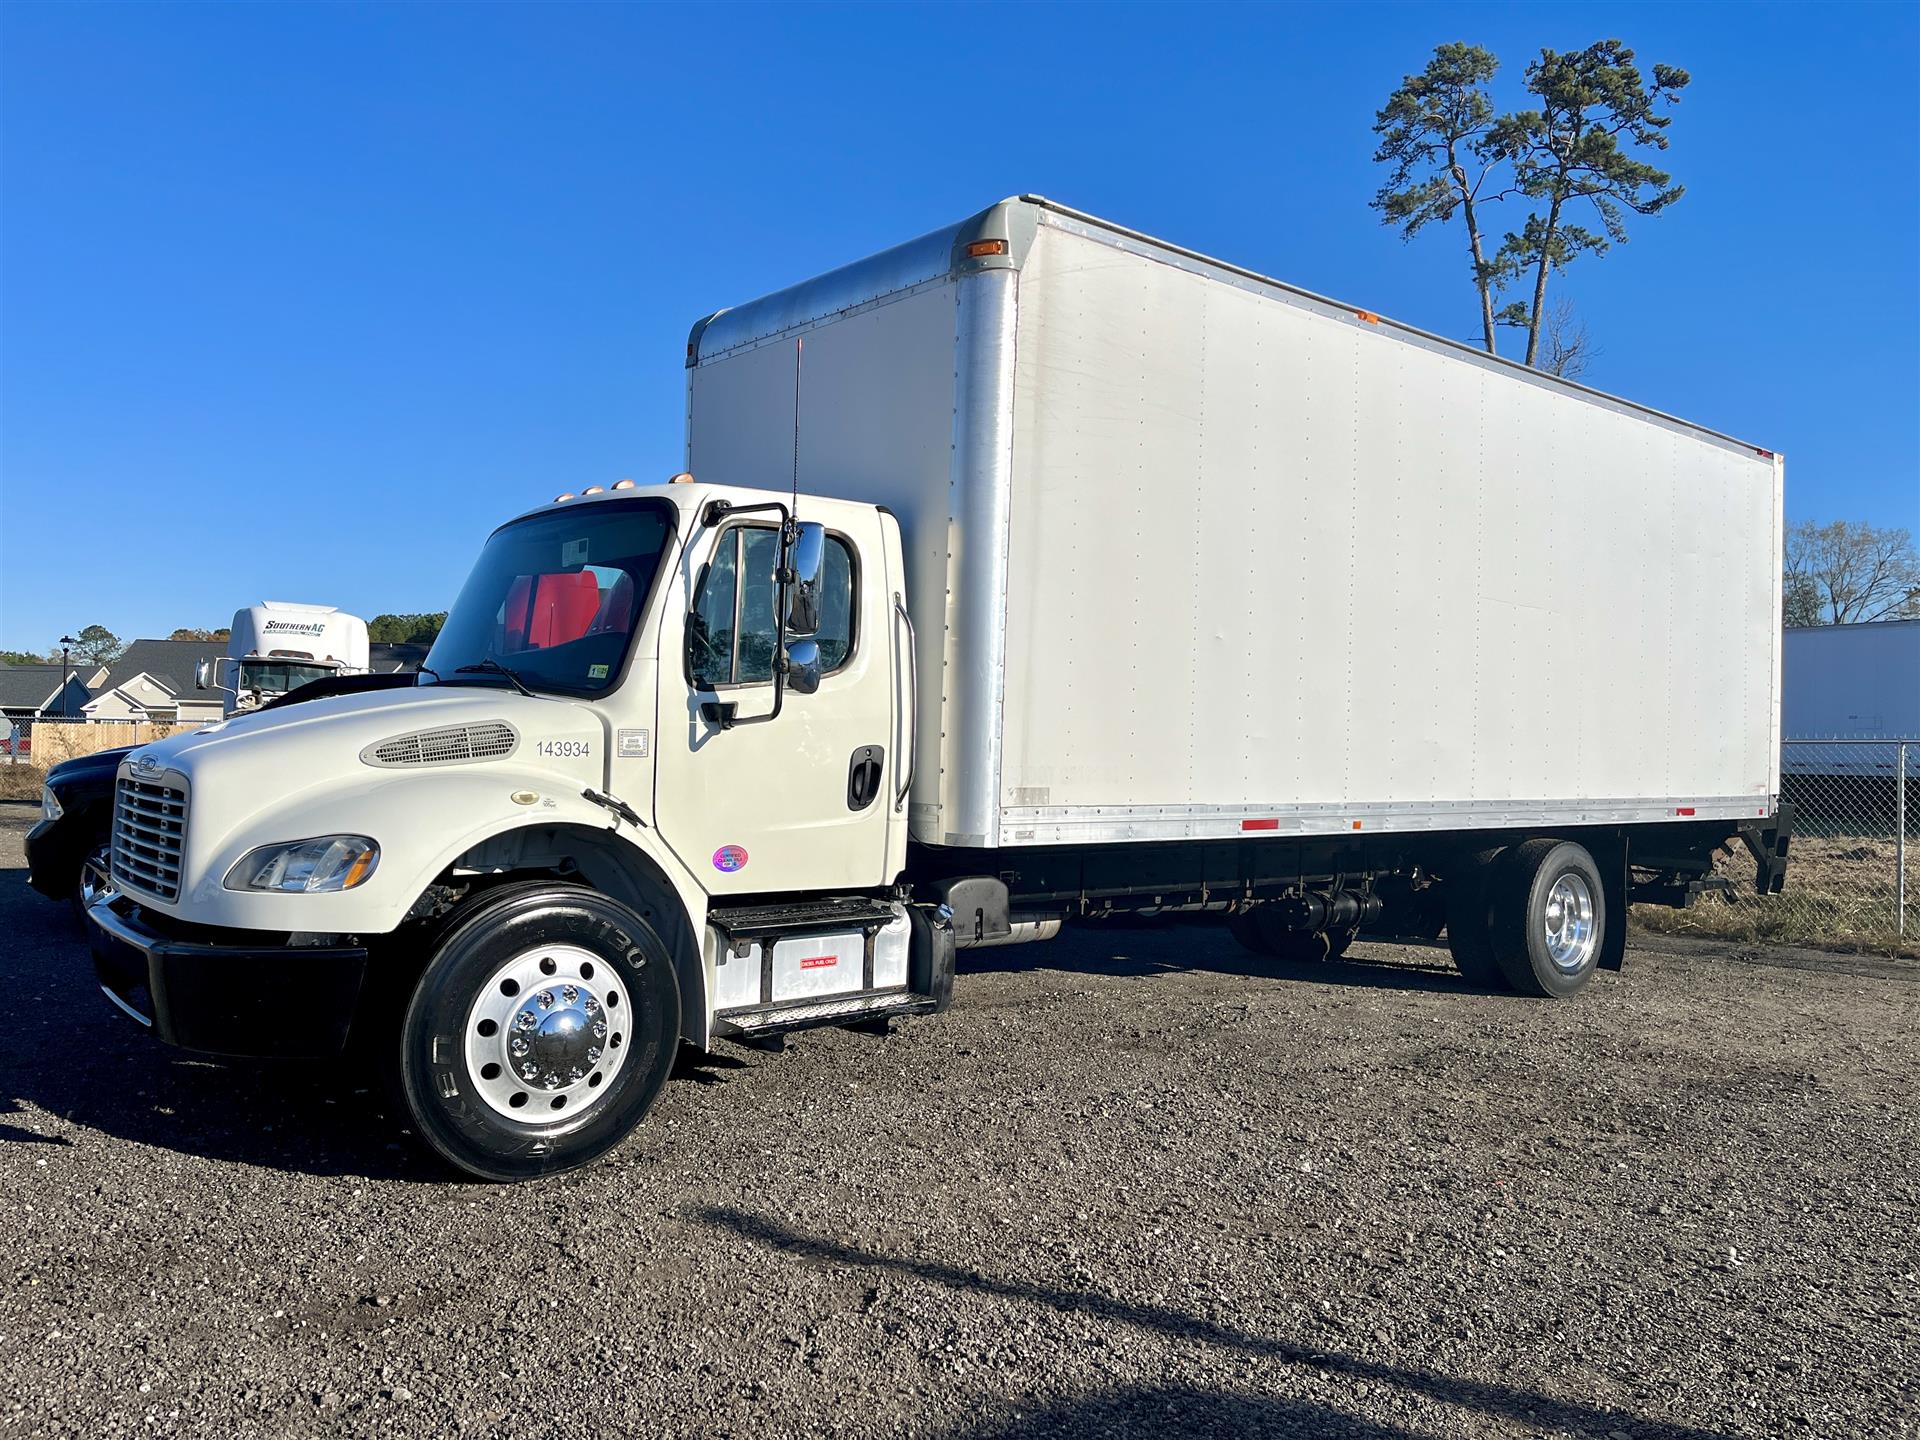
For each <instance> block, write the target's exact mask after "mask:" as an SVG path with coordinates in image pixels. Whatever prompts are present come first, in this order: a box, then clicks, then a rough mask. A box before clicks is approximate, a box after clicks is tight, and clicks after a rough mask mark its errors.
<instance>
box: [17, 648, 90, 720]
mask: <svg viewBox="0 0 1920 1440" xmlns="http://www.w3.org/2000/svg"><path fill="white" fill-rule="evenodd" d="M97 673H100V667H99V666H97V665H95V666H87V665H84V664H83V665H70V666H60V665H0V717H4V718H5V720H6V721H8V722H10V724H9V725H6V726H0V729H9V728H10V725H20V726H27V725H31V724H33V722H34V721H36V720H46V719H55V720H79V719H81V718H82V714H81V712H82V710H83V709H84V708H85V706H86V704H87V701H88V700H90V699H91V698H92V696H91V695H90V694H89V693H88V690H87V684H86V682H87V678H88V676H89V675H90V674H97Z"/></svg>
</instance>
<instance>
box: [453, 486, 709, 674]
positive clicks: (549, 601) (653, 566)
mask: <svg viewBox="0 0 1920 1440" xmlns="http://www.w3.org/2000/svg"><path fill="white" fill-rule="evenodd" d="M673 518H674V512H673V509H672V507H671V506H669V505H666V504H664V503H663V502H661V501H659V500H603V501H599V502H596V503H594V504H590V505H582V506H580V507H578V508H577V509H573V510H559V511H551V512H548V513H546V514H542V515H536V516H534V517H532V518H531V519H527V520H521V521H517V522H516V523H514V524H512V525H506V526H502V527H501V528H500V529H498V530H496V531H494V533H493V535H492V537H491V538H490V539H489V540H488V541H487V546H486V549H484V550H482V551H481V552H480V558H479V560H478V561H476V562H475V563H474V567H473V573H472V574H470V575H469V576H467V583H466V584H465V585H464V586H462V587H461V590H460V598H459V599H458V600H456V601H455V602H454V605H453V609H452V610H451V611H450V612H449V613H448V615H447V623H446V624H445V625H444V626H443V627H442V628H441V631H440V635H439V638H438V639H436V640H435V641H434V642H433V649H432V651H431V652H430V653H429V654H428V656H427V663H426V665H425V667H424V668H426V669H428V670H431V671H432V672H434V676H435V678H436V679H437V681H438V683H440V684H443V685H451V684H461V685H466V684H505V683H507V682H506V681H505V680H503V679H502V680H494V679H488V678H487V677H485V676H484V675H461V674H459V671H460V668H461V667H462V666H466V665H481V664H484V663H485V662H487V661H493V662H494V663H496V664H499V665H504V666H506V667H507V668H508V669H509V670H512V671H513V672H514V674H515V675H517V676H518V677H519V678H520V679H521V681H523V682H524V683H525V684H526V685H528V686H529V687H531V688H534V689H547V690H564V691H572V692H575V693H581V694H592V693H595V692H598V691H601V690H605V689H607V688H608V687H609V686H611V685H612V684H613V683H614V682H615V681H616V680H618V679H619V678H620V667H621V664H622V663H623V662H624V661H625V659H626V656H627V646H628V643H629V642H630V641H631V639H632V638H633V628H634V625H635V623H636V622H637V621H638V620H639V618H640V611H641V608H642V607H643V606H644V605H645V604H646V601H647V594H648V592H649V591H651V590H652V588H653V577H654V574H655V572H656V571H657V570H658V569H659V568H660V557H661V555H662V554H663V553H664V552H665V550H666V548H667V543H668V541H669V540H670V539H671V538H672V535H673ZM456 677H457V678H456Z"/></svg>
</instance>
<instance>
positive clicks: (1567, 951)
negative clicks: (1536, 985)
mask: <svg viewBox="0 0 1920 1440" xmlns="http://www.w3.org/2000/svg"><path fill="white" fill-rule="evenodd" d="M1544 921H1545V927H1546V933H1545V937H1544V938H1545V940H1546V944H1547V958H1548V959H1550V960H1551V961H1552V962H1553V966H1554V968H1555V969H1556V970H1558V971H1560V973H1561V974H1563V975H1577V974H1579V973H1580V972H1581V971H1582V970H1584V969H1586V967H1587V966H1588V965H1589V964H1591V963H1592V961H1593V952H1594V946H1595V943H1596V942H1597V940H1598V938H1599V927H1598V926H1597V925H1596V924H1595V923H1594V902H1593V890H1592V888H1591V887H1589V886H1588V884H1587V882H1586V878H1585V877H1584V876H1581V875H1576V874H1574V873H1572V872H1568V873H1567V874H1564V875H1562V876H1561V877H1560V878H1559V879H1557V880H1555V881H1554V882H1553V888H1552V889H1551V890H1549V891H1548V892H1547V903H1546V908H1545V911H1544Z"/></svg>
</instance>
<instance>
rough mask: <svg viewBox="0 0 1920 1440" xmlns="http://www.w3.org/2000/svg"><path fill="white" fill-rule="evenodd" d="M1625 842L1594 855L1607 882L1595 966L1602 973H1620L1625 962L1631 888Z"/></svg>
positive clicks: (1630, 874) (1631, 877)
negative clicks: (1604, 908)
mask: <svg viewBox="0 0 1920 1440" xmlns="http://www.w3.org/2000/svg"><path fill="white" fill-rule="evenodd" d="M1627 843H1628V842H1627V840H1626V839H1625V837H1622V838H1621V841H1620V844H1619V845H1618V846H1617V847H1611V846H1610V847H1608V848H1606V849H1603V850H1598V851H1596V852H1595V854H1594V857H1593V862H1594V865H1595V866H1596V867H1597V868H1598V869H1599V871H1600V875H1601V878H1602V879H1603V880H1604V881H1605V883H1606V894H1605V895H1604V896H1603V897H1601V898H1602V899H1603V900H1604V902H1605V904H1606V921H1605V924H1604V925H1603V926H1602V934H1601V936H1600V957H1599V959H1597V960H1595V961H1594V964H1595V965H1596V966H1597V967H1598V968H1599V969H1602V970H1619V969H1620V968H1621V967H1622V966H1624V965H1625V964H1626V963H1627V896H1628V894H1629V893H1631V891H1632V889H1633V875H1632V872H1631V871H1630V870H1629V869H1628V866H1627Z"/></svg>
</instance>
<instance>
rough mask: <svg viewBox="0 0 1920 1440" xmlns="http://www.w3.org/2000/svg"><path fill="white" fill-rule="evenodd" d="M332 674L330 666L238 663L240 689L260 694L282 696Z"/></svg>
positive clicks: (257, 661) (248, 661)
mask: <svg viewBox="0 0 1920 1440" xmlns="http://www.w3.org/2000/svg"><path fill="white" fill-rule="evenodd" d="M331 674H333V666H331V665H290V664H288V663H287V662H286V661H285V660H243V661H241V662H240V688H241V689H242V690H258V691H260V692H261V693H262V694H271V695H284V694H285V693H286V692H287V691H289V690H292V689H295V688H296V687H298V686H301V685H304V684H306V683H307V682H308V681H309V680H324V679H325V678H326V677H327V676H329V675H331Z"/></svg>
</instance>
